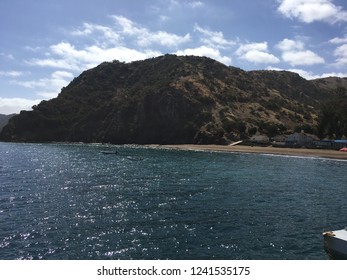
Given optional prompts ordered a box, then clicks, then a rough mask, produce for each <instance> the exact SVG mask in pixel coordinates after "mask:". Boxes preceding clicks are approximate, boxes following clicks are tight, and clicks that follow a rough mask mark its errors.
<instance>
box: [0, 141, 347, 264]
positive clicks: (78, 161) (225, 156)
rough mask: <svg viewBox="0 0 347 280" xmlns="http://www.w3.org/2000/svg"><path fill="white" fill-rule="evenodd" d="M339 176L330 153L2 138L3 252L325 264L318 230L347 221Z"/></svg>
mask: <svg viewBox="0 0 347 280" xmlns="http://www.w3.org/2000/svg"><path fill="white" fill-rule="evenodd" d="M116 151H117V154H113V152H116ZM105 152H107V153H105ZM109 152H110V153H109ZM346 171H347V162H346V161H338V160H327V159H314V158H299V157H284V156H271V155H252V154H236V153H212V152H193V151H175V150H162V149H150V148H144V147H136V146H111V145H92V144H90V145H86V144H11V143H0V259H327V256H326V254H325V252H324V249H323V240H322V236H321V233H322V232H323V231H325V230H332V229H340V228H342V227H344V226H346V225H347V218H346V217H347V216H346V214H347V203H346V198H347V184H346V182H347V172H346Z"/></svg>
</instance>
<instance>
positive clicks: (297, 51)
mask: <svg viewBox="0 0 347 280" xmlns="http://www.w3.org/2000/svg"><path fill="white" fill-rule="evenodd" d="M276 47H277V48H278V49H279V50H281V51H282V59H283V60H284V61H285V62H287V63H289V64H290V65H292V66H297V65H314V64H321V63H324V62H325V60H324V58H322V57H320V56H319V55H317V54H316V53H314V52H312V51H310V50H305V44H304V43H303V42H301V41H298V40H290V39H284V40H282V41H281V42H279V43H278V44H277V45H276Z"/></svg>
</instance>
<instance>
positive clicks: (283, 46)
mask: <svg viewBox="0 0 347 280" xmlns="http://www.w3.org/2000/svg"><path fill="white" fill-rule="evenodd" d="M276 47H277V48H278V49H280V50H281V51H283V52H287V51H294V50H303V49H304V47H305V44H304V43H303V42H300V41H294V40H289V39H287V38H286V39H283V40H282V41H281V42H279V43H278V44H277V45H276Z"/></svg>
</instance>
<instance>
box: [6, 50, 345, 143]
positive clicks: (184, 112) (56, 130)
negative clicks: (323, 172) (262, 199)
mask: <svg viewBox="0 0 347 280" xmlns="http://www.w3.org/2000/svg"><path fill="white" fill-rule="evenodd" d="M337 79H338V78H337ZM342 80H343V79H342ZM337 81H338V83H340V80H337ZM332 84H333V85H332ZM342 84H343V85H344V81H343V82H342ZM322 85H323V86H322ZM339 85H340V87H341V83H340V84H339ZM337 87H338V86H336V81H334V82H333V81H331V82H330V81H329V83H324V81H323V82H322V81H307V80H305V79H303V78H302V77H300V76H299V75H298V74H295V73H291V72H285V71H280V72H278V71H251V72H246V71H243V70H241V69H239V68H235V67H227V66H225V65H224V64H221V63H219V62H217V61H214V60H212V59H209V58H206V57H194V56H175V55H165V56H161V57H157V58H153V59H147V60H144V61H137V62H132V63H121V62H118V61H113V62H105V63H102V64H100V65H99V66H97V67H95V68H93V69H90V70H87V71H85V72H83V73H82V74H81V75H80V76H79V77H77V78H75V79H74V80H73V81H72V82H71V83H70V84H69V85H67V86H66V87H65V88H63V89H62V91H61V93H60V94H59V96H58V97H57V98H54V99H51V100H49V101H42V102H41V103H40V104H38V105H37V106H34V107H33V110H32V111H22V112H21V113H20V114H19V115H17V116H15V117H13V118H12V119H11V120H10V122H9V124H8V125H7V126H6V127H5V128H4V129H3V131H2V133H1V134H0V139H1V140H4V141H30V142H46V141H82V142H108V143H116V144H123V143H139V144H145V143H159V144H168V143H170V144H173V143H204V144H206V143H216V144H223V143H227V142H229V141H232V140H235V139H238V138H239V137H245V136H247V135H252V134H254V133H255V132H257V131H260V132H262V133H266V134H268V135H275V134H281V133H287V132H291V131H293V130H294V129H295V128H296V127H297V126H306V127H313V126H315V125H316V123H317V113H318V108H319V104H320V102H321V101H322V100H325V99H327V98H328V96H329V95H331V94H332V93H333V92H334V90H335V88H337Z"/></svg>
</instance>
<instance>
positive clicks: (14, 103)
mask: <svg viewBox="0 0 347 280" xmlns="http://www.w3.org/2000/svg"><path fill="white" fill-rule="evenodd" d="M40 101H41V100H38V99H36V100H32V99H25V98H3V97H0V112H1V113H2V114H13V113H19V112H20V111H21V110H30V109H31V107H32V106H33V105H36V104H38V103H40Z"/></svg>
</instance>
